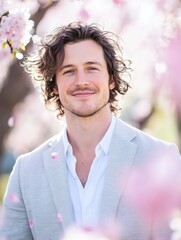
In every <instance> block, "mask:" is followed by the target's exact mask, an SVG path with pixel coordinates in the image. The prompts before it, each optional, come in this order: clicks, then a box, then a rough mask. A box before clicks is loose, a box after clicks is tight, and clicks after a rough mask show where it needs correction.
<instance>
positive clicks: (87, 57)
mask: <svg viewBox="0 0 181 240" xmlns="http://www.w3.org/2000/svg"><path fill="white" fill-rule="evenodd" d="M64 50H65V58H64V61H63V63H62V66H61V67H60V69H59V70H58V71H57V72H56V83H57V87H58V94H59V97H60V101H61V103H62V105H63V107H64V111H65V116H66V113H67V112H69V113H72V114H74V115H77V116H80V117H89V116H92V115H94V114H96V113H97V112H99V110H101V109H103V108H104V107H105V106H106V105H107V103H108V100H109V90H110V89H113V88H114V82H113V83H111V84H109V74H108V70H107V65H106V61H105V59H104V54H103V49H102V47H101V46H100V45H98V44H97V43H96V42H95V41H93V40H84V41H80V42H77V43H72V44H66V45H65V48H64Z"/></svg>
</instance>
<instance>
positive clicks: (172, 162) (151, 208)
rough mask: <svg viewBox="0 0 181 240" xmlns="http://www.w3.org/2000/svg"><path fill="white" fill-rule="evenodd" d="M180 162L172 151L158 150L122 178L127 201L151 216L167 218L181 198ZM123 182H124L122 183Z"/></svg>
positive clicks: (141, 212) (140, 212)
mask: <svg viewBox="0 0 181 240" xmlns="http://www.w3.org/2000/svg"><path fill="white" fill-rule="evenodd" d="M180 171H181V162H180V159H177V158H175V157H174V156H173V155H171V154H168V155H166V154H163V153H162V154H161V153H160V154H156V155H154V156H152V158H150V159H148V161H147V162H146V163H144V164H142V165H140V166H135V167H133V169H132V170H131V171H129V172H127V173H126V174H125V176H124V179H121V183H122V184H126V190H125V194H124V198H125V201H126V202H127V203H128V204H129V205H130V206H132V207H133V208H135V209H136V210H137V211H138V212H139V214H140V215H141V216H142V217H144V219H148V218H150V217H153V218H154V219H157V220H161V221H162V220H166V219H167V218H168V217H169V216H170V214H171V212H172V211H173V210H174V209H175V208H177V207H179V201H181V190H180V185H181V174H180ZM121 186H122V185H121Z"/></svg>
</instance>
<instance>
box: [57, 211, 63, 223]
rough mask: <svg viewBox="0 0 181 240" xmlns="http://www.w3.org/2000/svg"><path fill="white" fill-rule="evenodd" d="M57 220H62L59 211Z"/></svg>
mask: <svg viewBox="0 0 181 240" xmlns="http://www.w3.org/2000/svg"><path fill="white" fill-rule="evenodd" d="M57 221H58V222H62V216H61V214H60V213H58V214H57Z"/></svg>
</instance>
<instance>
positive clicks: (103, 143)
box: [63, 116, 116, 155]
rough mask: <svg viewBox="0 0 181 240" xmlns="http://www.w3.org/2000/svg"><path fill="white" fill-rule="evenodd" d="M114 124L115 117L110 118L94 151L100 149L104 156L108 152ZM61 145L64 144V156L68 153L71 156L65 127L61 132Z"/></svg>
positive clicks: (70, 147)
mask: <svg viewBox="0 0 181 240" xmlns="http://www.w3.org/2000/svg"><path fill="white" fill-rule="evenodd" d="M115 124H116V118H115V116H112V120H111V123H110V125H109V128H108V130H107V131H106V133H105V134H104V136H103V138H102V139H101V141H100V142H99V143H98V145H97V147H96V150H97V149H98V148H101V149H102V150H103V151H104V153H105V154H106V155H107V154H108V152H109V146H110V143H111V138H112V134H113V131H114V128H115ZM63 143H64V152H65V155H66V154H67V152H69V151H70V153H71V154H72V152H73V150H72V146H71V144H70V143H69V141H68V137H67V130H66V127H65V128H64V130H63Z"/></svg>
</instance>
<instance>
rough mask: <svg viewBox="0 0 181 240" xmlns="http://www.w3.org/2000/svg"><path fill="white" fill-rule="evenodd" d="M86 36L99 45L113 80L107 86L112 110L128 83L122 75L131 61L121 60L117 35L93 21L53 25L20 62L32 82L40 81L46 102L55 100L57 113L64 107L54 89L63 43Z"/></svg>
mask: <svg viewBox="0 0 181 240" xmlns="http://www.w3.org/2000/svg"><path fill="white" fill-rule="evenodd" d="M87 39H91V40H93V41H95V42H96V43H97V44H99V45H100V46H101V47H102V49H103V53H104V58H105V61H106V64H107V70H108V73H109V76H110V78H109V79H110V81H114V82H115V87H114V89H111V90H110V96H109V103H110V109H111V111H112V112H114V113H115V112H116V111H117V110H119V106H118V104H117V99H116V97H117V95H118V94H122V95H124V94H126V92H127V91H128V89H129V87H130V86H129V83H128V82H127V81H125V80H124V79H123V78H124V76H125V74H126V75H128V76H129V75H130V74H129V70H131V69H130V67H129V65H130V61H128V60H127V61H126V60H123V58H122V56H121V55H122V52H121V48H120V47H119V44H118V37H117V36H116V35H114V34H113V33H111V32H108V31H102V30H100V29H99V28H98V26H97V25H95V24H90V25H88V24H83V23H80V22H74V23H71V24H69V25H67V26H63V27H59V28H56V29H55V30H54V31H53V32H52V33H50V34H49V35H47V36H46V37H44V38H42V39H41V42H40V44H39V49H38V51H37V52H36V53H33V54H31V55H29V56H27V57H26V58H25V59H24V61H23V63H22V65H23V67H24V68H25V70H26V71H27V72H28V73H30V75H31V77H32V79H33V80H34V83H35V84H37V83H38V85H40V87H41V91H42V95H43V98H44V102H45V105H46V106H49V105H51V104H54V105H55V107H56V110H58V116H63V115H64V108H63V105H62V103H61V101H60V99H59V96H58V94H56V93H55V91H54V90H55V89H56V88H57V85H56V71H57V70H58V69H59V68H60V66H61V65H62V63H63V61H64V57H65V52H64V46H65V45H66V44H68V43H76V42H79V41H83V40H87Z"/></svg>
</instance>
